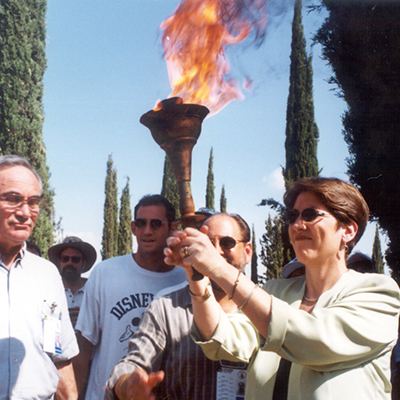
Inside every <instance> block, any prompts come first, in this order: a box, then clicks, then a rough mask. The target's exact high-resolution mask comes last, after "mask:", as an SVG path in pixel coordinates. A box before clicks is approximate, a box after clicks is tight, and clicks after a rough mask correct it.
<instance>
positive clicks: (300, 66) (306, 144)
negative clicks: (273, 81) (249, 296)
mask: <svg viewBox="0 0 400 400" xmlns="http://www.w3.org/2000/svg"><path fill="white" fill-rule="evenodd" d="M301 10H302V2H301V0H296V2H295V5H294V15H293V23H292V51H291V55H290V60H291V63H290V79H289V81H290V82H289V96H288V101H287V110H286V140H285V151H286V167H285V168H284V169H283V177H284V180H285V186H286V188H288V186H289V185H290V183H291V182H293V181H296V180H298V179H300V178H305V177H312V176H317V175H318V173H319V171H318V159H317V144H318V137H319V132H318V127H317V124H316V122H315V120H314V99H313V98H314V97H313V71H312V57H311V56H310V57H308V56H307V52H306V40H305V37H304V30H303V24H302V14H301ZM261 205H269V206H270V207H271V208H272V209H274V210H276V211H277V212H278V215H277V217H276V218H275V219H274V221H276V223H277V224H278V225H279V229H278V228H277V231H279V232H280V234H281V238H280V242H281V244H282V249H279V252H281V253H279V255H277V257H276V258H277V259H278V260H279V262H280V265H281V266H283V265H285V264H286V263H288V262H289V261H291V260H292V259H293V258H294V257H295V254H294V250H293V247H292V245H291V242H290V238H289V232H288V227H287V226H286V225H285V223H284V221H283V213H284V212H285V207H284V206H283V205H282V204H280V203H279V202H277V201H276V200H274V199H267V200H263V202H262V203H261ZM267 226H268V224H267ZM262 245H263V246H267V245H268V241H263V242H262ZM273 251H274V249H273V248H264V247H263V249H262V253H261V258H262V257H263V254H265V255H268V254H270V253H272V252H273ZM280 257H282V259H280ZM265 262H266V264H268V265H269V261H268V260H266V261H265ZM274 275H275V274H272V275H271V276H274ZM268 279H270V277H268Z"/></svg>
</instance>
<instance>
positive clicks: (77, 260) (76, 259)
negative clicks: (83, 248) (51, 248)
mask: <svg viewBox="0 0 400 400" xmlns="http://www.w3.org/2000/svg"><path fill="white" fill-rule="evenodd" d="M60 260H61V262H62V263H63V264H66V263H67V262H68V261H69V260H71V261H72V262H73V263H74V264H78V263H80V262H81V261H82V257H79V256H61V257H60Z"/></svg>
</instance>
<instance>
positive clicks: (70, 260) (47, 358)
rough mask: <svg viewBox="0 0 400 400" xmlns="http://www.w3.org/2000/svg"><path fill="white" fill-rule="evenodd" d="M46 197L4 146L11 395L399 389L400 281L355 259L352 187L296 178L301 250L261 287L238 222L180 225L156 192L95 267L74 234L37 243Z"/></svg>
mask: <svg viewBox="0 0 400 400" xmlns="http://www.w3.org/2000/svg"><path fill="white" fill-rule="evenodd" d="M41 192H42V183H41V179H40V177H39V175H38V174H37V173H36V172H35V171H34V170H33V169H32V167H31V165H30V164H29V163H28V162H27V161H26V160H25V159H24V158H22V157H19V156H13V155H10V156H2V157H0V309H1V310H2V311H1V313H0V400H3V399H4V400H6V399H24V400H32V399H38V400H39V399H40V400H42V399H54V398H55V399H57V400H60V399H78V398H79V399H87V400H100V399H107V400H111V399H120V400H128V399H129V400H138V399H140V400H158V399H160V400H161V399H176V400H185V399H187V400H189V399H190V400H221V399H224V400H225V399H226V400H244V399H246V400H252V399H255V400H261V399H263V400H264V399H265V400H281V399H282V400H313V399H314V400H330V399H331V400H337V399H340V400H343V399H344V400H346V399H349V400H350V399H351V400H353V399H354V398H357V399H371V400H376V399H386V400H389V399H391V398H392V383H393V388H395V389H396V390H397V387H398V386H399V385H398V384H397V381H398V376H397V375H394V376H391V366H392V370H393V371H394V372H396V371H397V368H396V367H397V366H396V365H395V364H396V363H397V362H398V358H395V354H396V351H394V352H393V348H394V346H395V344H396V342H397V339H398V322H399V311H400V291H399V288H398V285H397V284H396V283H395V281H394V280H393V279H392V278H390V277H389V276H387V275H384V274H377V273H376V271H375V270H374V266H373V264H372V263H371V260H370V259H369V258H368V257H366V256H365V255H360V254H359V253H354V252H353V254H352V250H353V248H354V247H355V245H356V244H357V242H358V241H359V240H360V238H361V236H362V235H363V232H364V230H365V228H366V225H367V222H368V218H369V209H368V205H367V204H366V202H365V200H364V198H363V197H362V195H361V194H360V192H359V191H358V190H357V189H356V188H355V187H354V186H353V185H351V184H348V183H345V182H343V181H342V180H339V179H336V178H322V177H317V178H304V179H301V180H299V181H297V182H294V183H293V184H292V185H291V186H290V188H289V189H288V190H287V191H286V193H285V195H284V203H285V207H286V213H285V215H284V218H285V222H286V224H287V225H288V229H289V235H290V239H291V242H292V245H293V248H294V251H295V254H296V259H295V260H293V261H292V262H291V263H289V264H288V265H286V266H285V267H284V268H283V270H282V279H275V280H270V281H267V282H266V284H265V285H264V287H262V288H261V287H260V286H259V285H258V284H256V283H254V282H252V281H251V279H250V278H248V277H247V276H246V274H245V266H246V265H247V264H248V263H249V262H250V260H251V258H252V244H251V238H250V229H249V226H248V224H247V223H246V221H244V220H243V218H241V217H240V216H239V215H237V214H227V213H214V212H212V211H211V210H206V212H204V210H202V212H201V214H202V215H203V216H204V221H203V222H202V224H201V227H199V229H195V228H186V229H183V230H182V229H178V222H179V221H177V220H176V218H175V209H174V207H173V206H172V205H171V203H170V202H169V201H168V200H167V199H165V198H164V197H163V196H160V195H146V196H144V197H143V198H142V199H141V200H140V201H139V203H138V204H137V205H136V206H135V209H134V220H133V221H132V222H131V228H132V233H133V235H134V236H135V237H136V241H137V250H136V251H135V252H134V253H132V254H127V255H124V256H119V257H115V258H111V259H108V260H105V261H102V262H100V263H98V264H97V265H95V267H93V266H94V264H95V262H96V251H95V249H94V247H93V246H92V245H91V244H90V243H86V242H84V241H82V240H81V239H80V238H78V237H75V236H68V237H66V238H65V239H64V240H63V241H62V242H61V243H58V244H56V245H54V246H52V247H50V248H49V250H48V258H49V260H50V261H47V260H45V259H44V258H43V257H41V254H40V249H39V248H37V246H36V248H35V245H34V243H30V242H29V241H28V239H29V237H30V235H31V233H32V230H33V228H34V226H35V222H36V220H37V218H38V216H39V213H40V210H41V208H42V207H43V205H42V201H41ZM193 268H195V269H196V270H197V271H198V272H199V273H201V274H202V275H203V276H204V278H203V279H201V280H197V279H196V280H194V279H192V277H193ZM90 269H92V270H91V273H90V276H89V278H88V279H86V278H84V277H83V276H82V274H83V273H85V272H88V271H89V270H90ZM392 353H393V355H392ZM391 358H392V360H391ZM394 360H395V361H394ZM393 366H395V368H393ZM396 379H397V380H396ZM397 395H398V394H397ZM395 396H396V394H395V390H393V399H395V398H397V397H395Z"/></svg>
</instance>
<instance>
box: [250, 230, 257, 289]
mask: <svg viewBox="0 0 400 400" xmlns="http://www.w3.org/2000/svg"><path fill="white" fill-rule="evenodd" d="M251 245H252V248H253V255H252V256H251V280H252V281H253V282H254V283H258V266H257V249H256V232H255V231H254V224H253V226H252V228H251Z"/></svg>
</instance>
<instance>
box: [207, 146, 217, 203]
mask: <svg viewBox="0 0 400 400" xmlns="http://www.w3.org/2000/svg"><path fill="white" fill-rule="evenodd" d="M213 162H214V156H213V149H212V147H211V151H210V159H209V161H208V174H207V189H206V207H207V208H209V209H210V210H215V208H214V189H215V186H214V172H213Z"/></svg>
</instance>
